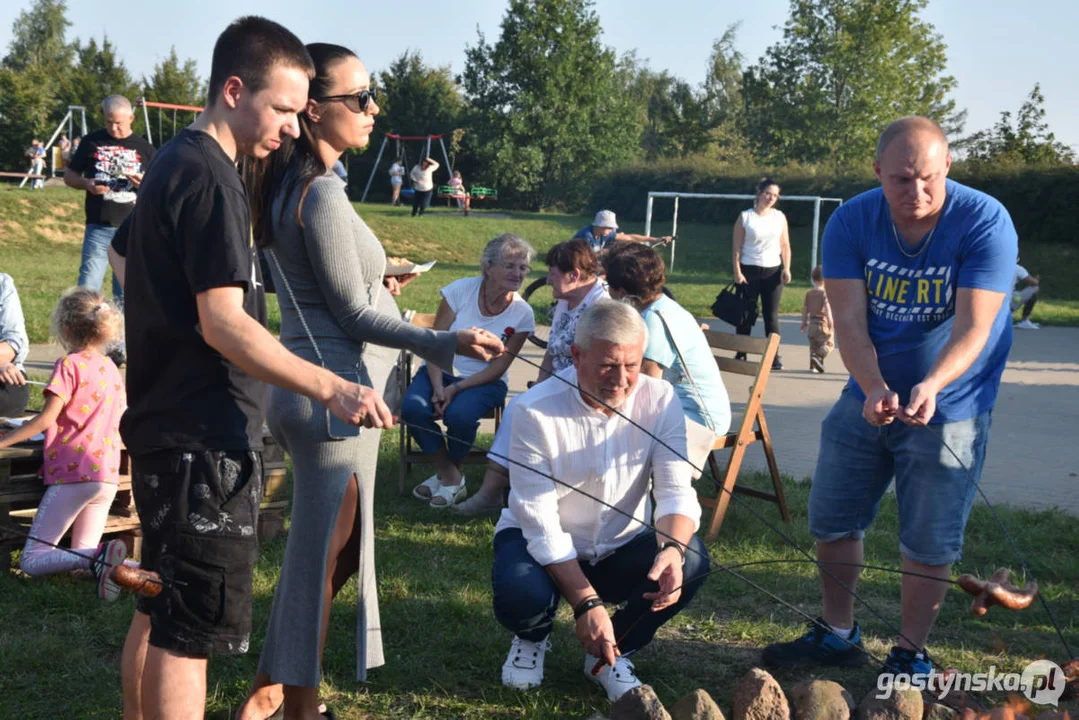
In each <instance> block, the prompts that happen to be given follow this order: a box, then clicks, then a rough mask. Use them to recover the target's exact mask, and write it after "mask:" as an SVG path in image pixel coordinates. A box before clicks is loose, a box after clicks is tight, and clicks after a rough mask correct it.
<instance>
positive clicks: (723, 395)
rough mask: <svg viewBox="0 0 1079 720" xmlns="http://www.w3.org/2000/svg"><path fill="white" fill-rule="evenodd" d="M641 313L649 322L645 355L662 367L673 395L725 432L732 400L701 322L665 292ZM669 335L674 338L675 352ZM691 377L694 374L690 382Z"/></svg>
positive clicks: (692, 414)
mask: <svg viewBox="0 0 1079 720" xmlns="http://www.w3.org/2000/svg"><path fill="white" fill-rule="evenodd" d="M659 313H662V315H663V320H660V316H659ZM641 317H643V318H644V323H645V325H647V326H648V347H646V348H645V349H644V358H645V360H651V361H652V362H654V363H658V364H659V365H661V366H662V367H663V379H664V380H666V381H667V382H669V383H670V384H671V385H673V386H674V392H675V395H677V396H678V400H679V401H680V402H681V403H682V409H683V411H684V412H685V414H686V416H687V417H688V418H690V419H691V420H693V421H695V422H699V423H700V424H701V425H707V426H709V427H711V428H712V430H714V431H715V432H717V433H720V434H722V433H725V432H727V430H728V429H730V426H731V401H730V398H729V397H728V396H727V388H726V387H725V386H724V385H723V378H722V377H721V376H720V374H719V366H718V365H716V358H715V356H714V355H712V348H711V347H709V346H708V339H707V338H705V337H704V333H703V332H702V331H701V326H700V325H698V324H697V321H696V320H695V319H694V317H693V316H692V315H691V314H690V313H689V311H688V310H686V309H685V308H683V307H682V306H681V305H679V304H678V303H676V302H675V301H674V300H671V299H670V298H669V297H667V296H666V295H660V296H659V299H658V300H656V301H655V302H653V303H651V304H650V305H649V306H648V307H646V308H645V309H644V311H643V312H642V313H641ZM663 321H666V323H667V326H668V327H669V328H670V333H668V332H667V330H666V329H665V328H664V326H663ZM672 336H673V337H674V338H677V340H676V341H677V343H678V351H677V352H675V348H674V345H673V342H674V341H672ZM679 352H680V353H682V358H683V359H684V360H685V361H686V365H685V367H683V366H682V363H681V362H680V361H679V360H678V353H679ZM690 377H692V378H693V382H692V383H691V382H690V380H689V378H690ZM694 383H696V385H697V391H699V392H700V398H701V400H703V401H704V407H701V403H700V401H698V399H697V392H694V390H693V384H694ZM706 414H707V416H708V417H707V418H705V415H706Z"/></svg>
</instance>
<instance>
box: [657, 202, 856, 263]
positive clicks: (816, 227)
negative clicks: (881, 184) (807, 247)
mask: <svg viewBox="0 0 1079 720" xmlns="http://www.w3.org/2000/svg"><path fill="white" fill-rule="evenodd" d="M655 198H674V216H673V218H672V220H671V235H673V236H675V237H676V238H677V236H678V201H679V200H680V199H682V198H686V199H692V200H749V201H754V200H756V199H757V196H756V195H727V194H722V193H718V194H717V193H684V192H666V191H655V190H653V191H650V192H649V193H648V207H647V208H646V210H645V213H644V234H645V235H651V234H652V201H653V200H654V199H655ZM782 199H783V202H790V201H794V202H811V203H813V246H812V247H813V249H812V253H813V262H811V263H809V269H810V271H812V270H813V266H814V265H816V264H817V256H818V243H819V241H820V206H821V204H822V203H836V204H838V205H842V204H843V200H842V199H841V198H827V197H821V196H820V195H784V196H783V198H782ZM677 242H678V240H677V239H675V240H672V241H671V267H670V270H671V272H674V251H675V244H676V243H677Z"/></svg>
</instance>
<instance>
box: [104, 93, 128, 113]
mask: <svg viewBox="0 0 1079 720" xmlns="http://www.w3.org/2000/svg"><path fill="white" fill-rule="evenodd" d="M123 111H127V112H133V111H132V109H131V101H130V100H128V99H127V98H126V97H124V96H123V95H109V96H108V97H107V98H105V99H104V101H102V103H101V112H103V113H105V114H106V115H108V114H109V113H111V112H123Z"/></svg>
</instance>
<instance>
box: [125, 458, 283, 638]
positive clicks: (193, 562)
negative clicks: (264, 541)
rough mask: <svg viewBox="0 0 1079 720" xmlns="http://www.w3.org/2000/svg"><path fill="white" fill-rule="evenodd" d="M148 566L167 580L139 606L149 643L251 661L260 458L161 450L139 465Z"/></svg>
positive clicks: (135, 465) (138, 496)
mask: <svg viewBox="0 0 1079 720" xmlns="http://www.w3.org/2000/svg"><path fill="white" fill-rule="evenodd" d="M131 488H132V492H133V495H134V497H135V507H136V509H137V510H138V512H139V521H140V523H141V525H142V533H143V541H142V563H141V565H142V567H144V568H146V569H147V570H155V571H157V572H159V573H160V574H161V580H162V582H163V583H164V585H165V587H164V588H163V589H162V591H161V593H160V594H159V595H158V596H157V597H153V598H146V597H142V598H139V603H138V609H139V611H140V612H142V613H144V614H146V615H149V616H150V644H151V645H153V646H155V647H159V648H163V649H165V650H174V651H176V652H180V653H184V654H187V655H193V656H198V657H205V656H208V655H212V654H218V653H220V654H226V655H235V654H242V653H245V652H247V648H248V645H249V640H250V635H251V601H252V592H251V590H252V588H251V583H252V573H253V572H254V567H255V561H256V560H257V559H258V540H257V537H256V535H257V532H258V511H259V503H261V502H262V458H261V455H260V453H258V452H253V451H237V452H223V451H217V450H201V451H190V452H183V451H163V452H156V453H151V454H148V455H140V456H138V457H135V458H133V459H132V478H131Z"/></svg>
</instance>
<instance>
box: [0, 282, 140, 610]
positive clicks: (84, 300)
mask: <svg viewBox="0 0 1079 720" xmlns="http://www.w3.org/2000/svg"><path fill="white" fill-rule="evenodd" d="M52 332H53V334H54V335H55V336H56V338H57V339H58V340H59V341H60V343H61V344H62V345H63V346H64V349H65V350H66V351H67V353H68V354H67V355H66V356H64V357H62V358H60V359H59V360H57V361H56V366H55V367H54V368H53V372H52V377H50V378H49V382H48V385H47V386H46V388H45V409H44V410H42V411H41V414H40V415H38V416H37V417H35V418H34V419H33V420H31V421H29V422H27V423H26V424H25V425H23V426H22V427H20V428H19V429H18V430H15V431H14V432H12V433H10V434H8V435H6V436H4V437H3V438H0V448H4V447H8V446H10V445H14V444H15V443H18V442H22V441H24V440H28V439H29V438H31V437H33V436H34V435H37V434H38V433H41V432H44V433H45V460H44V467H43V468H42V474H43V476H44V479H45V485H46V486H47V490H46V491H45V496H44V498H42V500H41V504H40V505H39V506H38V511H37V515H36V516H35V517H34V522H33V525H32V526H31V528H30V535H32V536H33V537H34V538H36V539H39V540H42V541H44V542H37V541H36V540H27V542H26V547H24V548H23V551H22V563H21V566H22V570H23V572H25V573H26V574H27V575H30V576H34V577H36V576H39V575H48V574H50V573H58V572H65V571H69V570H78V569H87V568H89V569H91V570H93V572H94V577H95V578H96V579H97V593H98V596H99V597H100V598H102V599H103V600H109V601H112V600H115V599H116V597H117V596H118V595H119V592H120V588H119V587H118V586H117V585H116V584H115V583H114V582H113V581H112V580H111V579H110V578H109V571H110V570H111V569H112V567H113V566H115V565H118V564H121V563H123V561H124V558H125V557H126V556H127V549H126V546H125V545H124V543H123V541H121V540H110V541H109V542H106V543H102V542H101V534H102V532H103V531H104V529H105V522H106V520H107V519H108V515H109V507H110V506H111V505H112V501H113V498H114V497H115V496H116V488H117V484H118V483H119V478H120V475H119V469H120V428H119V426H120V416H121V415H123V413H124V409H125V408H126V406H127V396H126V393H125V392H124V381H123V378H122V377H121V376H120V371H119V370H118V369H117V368H116V365H115V364H113V362H112V360H110V359H109V358H108V357H106V353H107V352H108V351H109V349H110V348H111V347H112V346H113V345H115V344H116V343H117V342H119V340H120V338H121V337H122V334H123V315H121V314H120V311H119V310H118V309H117V308H115V307H114V306H112V305H111V304H109V303H108V302H107V301H106V300H105V298H103V297H102V296H101V295H100V294H98V293H97V292H95V291H93V290H87V289H86V288H75V289H73V290H69V291H67V292H66V293H64V295H63V297H61V298H60V302H59V303H58V304H57V306H56V309H55V310H54V311H53V314H52ZM69 528H70V529H71V549H72V550H73V551H74V552H68V551H65V550H60V549H57V548H54V547H50V546H49V545H47V544H45V543H52V544H54V545H55V544H59V542H60V540H61V539H62V538H63V537H64V535H65V534H66V533H67V531H68V529H69Z"/></svg>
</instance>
